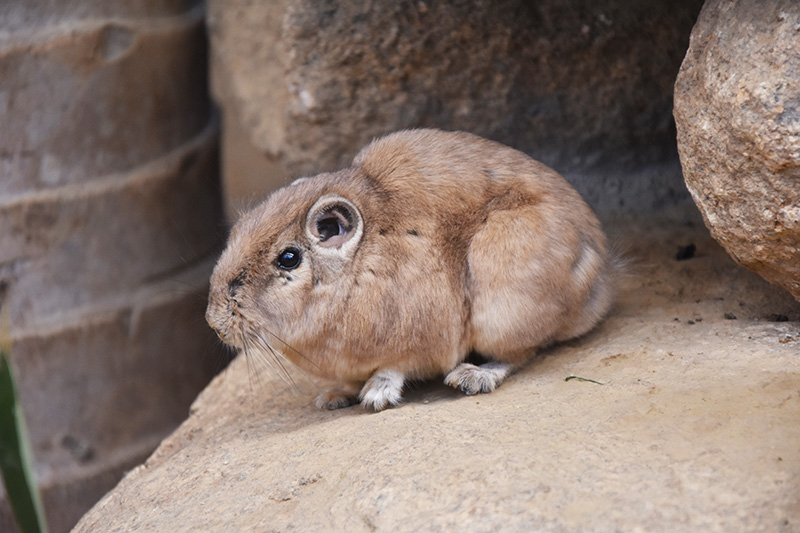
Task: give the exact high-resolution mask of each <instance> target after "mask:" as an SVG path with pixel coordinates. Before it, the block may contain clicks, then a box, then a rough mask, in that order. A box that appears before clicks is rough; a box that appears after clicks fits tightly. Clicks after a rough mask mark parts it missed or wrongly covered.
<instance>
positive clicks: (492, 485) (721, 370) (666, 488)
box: [76, 212, 800, 532]
mask: <svg viewBox="0 0 800 533" xmlns="http://www.w3.org/2000/svg"><path fill="white" fill-rule="evenodd" d="M686 217H687V214H686V212H680V213H675V214H674V216H672V217H670V216H666V217H664V218H662V219H660V220H659V221H658V222H657V223H651V224H649V225H647V226H646V227H644V226H642V225H641V223H635V222H632V221H618V222H617V223H615V224H611V230H610V233H611V234H612V235H613V234H616V235H620V236H621V237H620V238H619V241H620V243H621V245H622V246H623V247H624V248H626V255H627V256H628V257H630V258H631V259H632V261H633V263H632V265H631V274H630V276H629V279H628V280H627V282H626V284H625V287H624V288H623V290H622V292H621V294H620V298H619V303H618V305H617V306H616V308H615V309H614V311H613V313H612V314H611V316H610V317H609V318H608V319H607V320H606V321H605V322H604V323H603V325H602V326H601V327H600V328H599V329H597V330H596V331H595V332H593V333H591V334H590V335H588V336H587V337H585V338H582V339H579V340H576V341H573V342H570V343H567V344H565V345H561V346H557V347H553V348H551V349H548V350H547V351H545V352H543V353H542V354H540V356H538V357H537V358H536V359H535V360H534V361H533V362H532V363H531V364H530V365H528V366H527V367H526V368H525V369H523V370H522V371H520V372H519V373H517V374H516V375H514V376H512V377H511V378H510V379H509V380H508V381H507V382H506V383H504V384H503V385H502V386H501V387H500V388H499V389H498V390H497V391H495V392H494V393H492V394H488V395H481V396H476V397H466V396H464V395H462V394H460V393H458V392H456V391H454V390H450V389H448V388H447V387H446V386H444V385H442V384H441V383H439V382H436V383H422V384H416V385H414V386H412V388H411V390H409V391H408V392H407V393H406V396H405V400H406V401H405V403H404V404H403V405H402V406H400V407H398V408H395V409H390V410H387V411H384V412H381V413H377V414H375V413H368V412H365V411H364V410H363V409H361V408H360V407H351V408H348V409H343V410H339V411H334V412H324V411H319V410H317V409H315V408H314V407H313V405H312V400H313V397H314V396H315V395H316V393H317V387H318V386H319V387H322V386H323V385H324V384H321V383H318V384H317V385H314V384H312V383H311V382H309V381H307V380H305V379H303V377H302V376H301V375H300V374H299V372H296V375H297V376H298V382H299V385H298V390H293V389H292V388H291V387H288V386H287V385H285V384H284V383H283V382H281V381H280V380H279V379H278V378H277V377H274V376H271V375H269V374H267V373H263V372H262V373H258V374H254V373H253V372H252V370H248V365H247V364H246V363H245V361H244V360H242V359H241V358H239V359H237V360H235V361H234V362H233V363H232V364H231V366H230V367H229V368H228V369H227V370H226V371H225V372H224V373H223V374H221V375H219V376H218V377H217V378H216V380H215V381H214V382H213V383H212V384H211V385H210V386H209V387H208V388H207V389H206V390H205V392H203V393H202V395H201V396H200V397H199V398H198V400H197V401H196V403H195V405H194V406H193V408H192V414H191V416H190V417H189V419H188V420H187V421H186V422H185V423H184V424H183V425H182V426H181V427H180V428H179V429H178V430H176V431H175V433H174V434H173V435H172V436H170V437H169V438H167V439H166V440H165V441H164V442H163V443H162V445H161V446H160V447H159V449H158V450H157V451H156V452H155V454H154V455H153V456H152V457H151V458H150V459H149V460H148V461H147V462H146V463H145V464H144V465H142V466H140V467H138V468H137V469H135V470H134V471H132V472H130V473H129V474H128V475H127V477H126V478H125V479H124V480H123V481H122V482H120V484H119V485H118V486H117V487H116V489H114V490H113V491H112V492H111V493H109V494H108V495H107V496H106V497H105V498H104V499H103V500H101V501H100V502H99V503H98V504H97V505H96V506H95V507H94V508H93V509H92V510H91V511H90V512H89V513H88V514H87V515H86V516H84V518H83V519H82V521H81V522H80V523H79V524H78V526H77V527H76V530H77V531H113V530H122V531H131V530H135V529H138V530H141V531H187V530H199V531H246V530H254V531H272V530H275V531H374V530H378V531H455V530H463V531H534V530H537V531H626V532H632V531H703V532H706V531H725V532H730V531H777V532H781V531H785V532H789V531H799V530H800V305H798V304H797V302H795V301H794V300H793V299H791V298H790V297H789V296H787V295H785V294H784V293H781V292H779V291H778V290H777V289H774V288H772V287H771V286H769V285H768V284H766V282H764V281H762V280H761V279H760V278H758V277H756V276H754V275H752V274H750V273H749V272H747V271H745V270H744V269H741V268H739V267H737V266H736V265H735V264H734V263H733V261H732V260H731V259H730V258H729V257H728V256H727V255H726V254H725V253H724V251H722V249H721V248H720V247H719V246H718V245H716V243H715V242H714V241H713V240H712V239H711V238H710V237H709V236H708V233H707V231H706V230H705V228H704V227H703V226H702V224H701V223H700V222H699V221H698V218H697V217H696V216H690V218H691V220H692V221H691V222H686V221H685V220H686ZM690 243H693V244H695V246H696V254H695V256H694V257H693V258H691V259H687V260H683V261H677V260H676V258H675V255H676V252H677V251H678V249H679V248H680V247H681V246H684V245H688V244H690ZM734 317H735V318H734ZM573 375H574V376H580V377H583V378H588V379H592V380H596V381H598V382H600V383H602V384H596V383H593V382H589V381H580V380H577V379H571V380H568V381H567V380H565V378H567V377H569V376H573Z"/></svg>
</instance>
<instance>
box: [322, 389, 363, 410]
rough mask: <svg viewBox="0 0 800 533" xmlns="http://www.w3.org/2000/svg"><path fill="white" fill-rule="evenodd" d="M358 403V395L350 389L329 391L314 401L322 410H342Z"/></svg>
mask: <svg viewBox="0 0 800 533" xmlns="http://www.w3.org/2000/svg"><path fill="white" fill-rule="evenodd" d="M357 403H358V398H357V397H356V393H355V391H353V390H350V389H341V388H335V389H328V390H326V391H325V392H323V393H322V394H320V395H319V396H317V398H316V399H315V400H314V405H316V406H317V407H319V408H320V409H328V410H330V411H333V410H334V409H342V408H344V407H350V406H351V405H355V404H357Z"/></svg>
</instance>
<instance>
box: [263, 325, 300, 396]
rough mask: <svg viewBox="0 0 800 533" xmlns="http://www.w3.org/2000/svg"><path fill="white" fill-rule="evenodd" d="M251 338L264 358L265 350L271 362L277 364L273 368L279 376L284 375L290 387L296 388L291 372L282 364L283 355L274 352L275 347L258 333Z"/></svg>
mask: <svg viewBox="0 0 800 533" xmlns="http://www.w3.org/2000/svg"><path fill="white" fill-rule="evenodd" d="M253 340H254V343H255V344H256V345H257V346H258V347H260V348H261V350H262V353H263V354H264V356H265V358H266V356H267V352H269V354H271V357H269V359H271V360H272V362H274V363H275V365H276V366H277V368H275V370H276V372H277V374H278V375H280V376H281V377H283V376H285V380H286V381H287V382H288V383H289V384H290V385H291V386H292V387H294V388H297V384H296V383H295V382H294V378H292V375H291V373H290V372H289V370H288V369H287V368H286V366H285V365H284V364H283V360H284V359H285V357H284V356H283V355H282V354H280V353H278V352H276V351H275V349H274V348H273V347H272V346H270V345H269V343H268V342H266V341H265V340H264V339H263V338H261V336H260V335H258V334H256V335H254V338H253ZM267 364H269V362H267ZM270 366H271V365H270ZM273 368H274V367H273Z"/></svg>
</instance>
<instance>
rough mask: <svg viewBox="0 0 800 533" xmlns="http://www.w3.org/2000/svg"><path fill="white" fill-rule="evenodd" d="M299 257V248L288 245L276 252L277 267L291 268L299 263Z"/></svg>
mask: <svg viewBox="0 0 800 533" xmlns="http://www.w3.org/2000/svg"><path fill="white" fill-rule="evenodd" d="M300 259H301V256H300V250H298V249H297V248H295V247H294V246H290V247H289V248H286V249H285V250H284V251H282V252H281V253H279V254H278V267H279V268H282V269H284V270H292V269H293V268H297V266H298V265H299V264H300Z"/></svg>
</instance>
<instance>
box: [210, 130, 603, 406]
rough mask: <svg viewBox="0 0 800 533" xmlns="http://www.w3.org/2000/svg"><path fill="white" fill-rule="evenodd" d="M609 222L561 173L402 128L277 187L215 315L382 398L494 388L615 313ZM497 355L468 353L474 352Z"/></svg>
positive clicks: (245, 337) (458, 136)
mask: <svg viewBox="0 0 800 533" xmlns="http://www.w3.org/2000/svg"><path fill="white" fill-rule="evenodd" d="M613 280H614V275H613V266H612V265H611V261H609V253H608V251H607V249H606V239H605V236H604V234H603V232H602V230H601V228H600V223H599V222H598V220H597V217H596V216H595V214H594V213H593V212H592V210H591V209H590V208H589V207H588V206H587V205H586V203H585V202H584V201H583V199H582V198H581V197H580V195H579V194H578V193H577V192H576V191H575V189H573V188H572V187H571V186H570V185H569V184H568V183H567V182H566V180H564V178H562V177H561V176H560V175H559V174H557V173H556V172H555V171H553V170H552V169H550V168H548V167H546V166H545V165H543V164H542V163H539V162H537V161H535V160H533V159H532V158H530V157H528V156H527V155H525V154H523V153H522V152H519V151H517V150H514V149H512V148H509V147H507V146H503V145H501V144H499V143H496V142H493V141H489V140H486V139H483V138H480V137H477V136H475V135H471V134H468V133H463V132H444V131H439V130H433V129H419V130H407V131H399V132H396V133H393V134H391V135H388V136H386V137H383V138H380V139H378V140H375V141H373V142H372V143H370V144H369V145H367V146H366V147H365V148H363V149H362V150H361V152H360V153H359V154H358V155H357V156H356V157H355V159H354V161H353V164H352V166H351V167H349V168H345V169H343V170H340V171H338V172H333V173H323V174H319V175H317V176H314V177H309V178H300V179H298V180H296V181H295V182H294V183H292V184H290V185H288V186H286V187H284V188H282V189H279V190H277V191H275V192H274V193H273V194H272V195H271V196H269V197H268V198H267V199H266V200H265V201H264V202H263V203H261V204H260V205H258V206H257V207H256V208H254V209H253V210H251V211H250V212H248V213H246V214H245V215H244V216H243V217H242V218H241V219H240V220H239V221H238V222H237V223H236V224H235V226H234V227H233V229H232V231H231V235H230V238H229V241H228V245H227V248H226V249H225V251H224V252H223V254H222V256H221V257H220V259H219V262H218V263H217V265H216V267H215V269H214V273H213V274H212V276H211V290H210V295H209V303H208V310H207V312H206V318H207V320H208V323H209V324H210V325H211V327H212V328H214V330H215V331H216V332H217V334H218V335H219V337H220V338H221V339H222V340H223V341H224V342H226V343H228V344H230V345H232V346H235V347H238V348H241V349H244V350H245V352H255V353H256V354H257V356H258V357H261V356H266V357H268V358H270V360H271V361H273V362H274V363H277V364H278V365H279V366H280V365H282V359H284V358H285V359H288V360H290V361H291V362H292V363H294V364H295V365H297V366H298V367H300V368H301V369H303V370H304V371H306V372H309V373H311V374H314V375H317V376H320V377H324V378H329V379H334V380H336V381H338V382H339V383H340V384H341V385H340V387H338V388H336V389H331V390H328V391H325V392H324V393H323V394H321V395H320V396H318V397H317V400H316V404H317V406H318V407H321V408H327V409H336V408H339V407H346V406H348V405H352V404H353V403H354V402H355V401H356V399H358V400H360V401H361V402H362V403H363V404H364V405H365V406H368V407H371V408H373V409H374V410H376V411H378V410H381V409H384V408H386V407H388V406H390V405H396V404H398V403H399V402H400V400H401V396H402V389H403V383H404V382H405V381H406V380H408V379H425V378H430V377H433V376H436V375H444V376H445V383H447V384H448V385H451V386H453V387H456V388H459V389H461V390H462V391H464V392H465V393H467V394H476V393H482V392H491V391H492V390H494V389H495V387H497V386H498V385H499V384H500V383H501V382H502V381H503V379H505V377H506V376H508V374H509V373H510V372H511V371H512V370H514V369H515V368H516V367H518V366H519V365H521V364H522V363H524V362H525V361H526V360H527V359H529V358H530V357H531V356H532V355H534V353H535V352H536V350H537V349H539V348H541V347H543V346H546V345H549V344H552V343H554V342H558V341H565V340H567V339H572V338H574V337H577V336H579V335H582V334H584V333H586V332H587V331H589V330H590V329H592V327H594V326H595V325H596V324H597V323H598V322H599V321H600V320H601V319H602V318H603V316H604V315H605V314H606V313H607V311H608V309H609V307H610V306H611V302H612V298H613V293H614V281H613ZM472 351H474V352H477V353H479V354H480V355H482V356H483V357H485V358H486V359H487V360H489V362H488V363H486V364H483V365H480V366H476V365H473V364H470V363H465V362H464V361H465V359H466V357H467V356H468V354H470V352H472Z"/></svg>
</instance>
